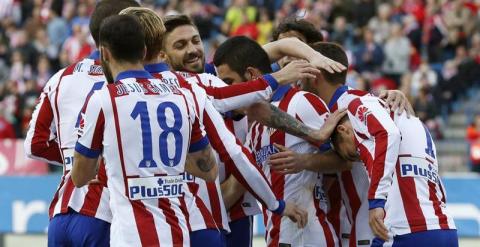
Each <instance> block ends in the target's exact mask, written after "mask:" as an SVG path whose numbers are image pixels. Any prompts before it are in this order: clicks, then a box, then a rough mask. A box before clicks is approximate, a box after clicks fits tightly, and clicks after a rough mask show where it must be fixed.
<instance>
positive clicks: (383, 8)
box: [368, 3, 392, 44]
mask: <svg viewBox="0 0 480 247" xmlns="http://www.w3.org/2000/svg"><path fill="white" fill-rule="evenodd" d="M391 15H392V7H391V6H390V4H388V3H382V4H380V5H379V6H378V9H377V16H375V17H373V18H372V19H370V22H369V23H368V27H369V28H370V29H371V30H373V39H374V40H375V42H377V43H379V44H383V43H384V42H385V40H387V38H388V37H389V36H390V31H391V28H392V20H391Z"/></svg>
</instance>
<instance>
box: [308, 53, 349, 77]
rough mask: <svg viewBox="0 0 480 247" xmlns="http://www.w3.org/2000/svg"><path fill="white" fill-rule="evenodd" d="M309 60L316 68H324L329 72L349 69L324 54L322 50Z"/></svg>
mask: <svg viewBox="0 0 480 247" xmlns="http://www.w3.org/2000/svg"><path fill="white" fill-rule="evenodd" d="M309 61H310V63H311V64H312V65H313V66H315V68H318V69H324V70H326V71H328V72H329V73H336V72H342V71H344V70H346V69H347V67H345V66H344V65H343V64H341V63H339V62H336V61H334V60H332V59H330V58H328V57H326V56H324V55H322V54H321V53H320V52H317V53H316V54H315V55H314V56H313V58H311V59H310V60H309Z"/></svg>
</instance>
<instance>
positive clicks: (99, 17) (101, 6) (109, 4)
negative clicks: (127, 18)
mask: <svg viewBox="0 0 480 247" xmlns="http://www.w3.org/2000/svg"><path fill="white" fill-rule="evenodd" d="M139 6H140V4H138V3H137V2H136V1H135V0H102V1H100V2H98V3H97V5H96V6H95V10H94V11H93V13H92V16H91V17H90V24H89V28H90V33H91V34H92V37H93V40H94V41H95V44H96V45H97V47H98V41H99V38H98V35H99V32H100V26H101V25H102V22H103V20H104V19H105V18H107V17H109V16H112V15H117V14H118V13H119V12H120V11H121V10H122V9H125V8H128V7H139Z"/></svg>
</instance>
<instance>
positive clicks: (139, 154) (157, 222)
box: [75, 70, 209, 246]
mask: <svg viewBox="0 0 480 247" xmlns="http://www.w3.org/2000/svg"><path fill="white" fill-rule="evenodd" d="M191 97H192V96H191V94H189V93H183V92H181V89H179V88H178V87H176V86H171V85H166V84H164V83H162V81H161V80H158V79H154V78H153V77H152V76H151V75H150V73H148V72H147V71H144V70H130V71H124V72H121V73H120V74H118V76H117V78H116V82H115V83H114V84H109V85H108V86H107V87H106V88H104V89H101V90H99V91H96V92H95V93H93V95H92V97H91V98H90V99H89V101H88V103H87V104H86V106H85V107H84V109H83V110H82V118H81V120H80V125H79V130H78V132H79V139H78V142H77V144H76V146H75V151H76V152H78V153H80V154H82V155H83V156H86V157H89V158H96V157H98V156H99V155H100V154H101V153H103V158H104V160H105V166H106V172H107V177H108V187H109V189H110V196H111V197H110V206H111V209H112V214H113V220H112V225H111V238H110V244H111V245H112V246H140V245H141V246H160V245H166V246H189V245H190V240H189V229H188V224H187V219H186V217H187V214H186V213H185V212H186V208H185V205H186V203H185V201H184V193H183V190H185V189H186V188H183V187H185V183H184V171H185V161H186V155H187V152H195V151H198V150H201V149H203V148H205V147H206V146H207V145H208V143H209V142H208V139H207V138H206V137H205V133H204V132H203V126H202V124H201V122H200V121H199V119H198V113H197V112H196V108H195V106H194V105H193V104H191V102H193V101H194V99H192V98H191ZM187 98H189V99H187Z"/></svg>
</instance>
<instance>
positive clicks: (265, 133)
mask: <svg viewBox="0 0 480 247" xmlns="http://www.w3.org/2000/svg"><path fill="white" fill-rule="evenodd" d="M272 104H273V105H275V106H277V107H278V108H279V109H281V110H283V111H285V112H287V113H288V114H289V115H291V116H294V117H296V118H297V119H298V120H300V121H302V122H303V123H305V124H306V125H308V126H310V127H313V128H320V127H321V126H322V125H323V123H324V121H325V118H326V117H327V114H328V110H327V106H326V105H325V104H324V103H323V101H322V100H321V99H320V98H318V97H317V96H315V95H313V94H311V93H307V92H303V91H298V90H297V89H295V88H292V87H290V86H282V87H280V88H279V89H277V91H276V92H275V94H274V95H273V96H272ZM274 143H278V144H281V145H284V146H286V147H287V148H289V149H292V150H294V151H296V152H298V153H311V152H315V151H317V150H318V147H316V146H314V145H312V144H310V143H308V142H307V141H305V140H303V139H300V138H298V137H295V136H292V135H289V134H286V133H284V132H281V131H279V130H275V129H271V128H268V127H266V126H263V125H261V124H259V123H256V122H255V123H253V124H252V126H251V127H250V131H249V134H248V136H247V145H248V146H249V147H250V149H251V150H252V152H253V153H254V154H255V157H256V160H257V165H258V166H260V167H261V168H262V169H263V171H264V172H265V174H266V175H267V177H268V178H269V180H270V183H271V184H272V185H273V190H274V192H275V195H276V196H277V197H283V198H284V199H285V200H286V201H290V202H294V203H296V204H297V205H299V206H300V207H302V208H303V209H305V210H306V211H307V212H308V215H309V218H308V224H307V226H306V227H305V228H303V229H299V228H298V227H297V225H296V224H295V223H293V222H292V221H291V220H290V219H288V218H286V217H283V218H282V217H281V216H277V215H273V214H271V213H270V212H264V219H265V225H266V231H267V232H266V234H267V235H266V240H267V245H268V246H278V245H279V244H282V243H283V244H290V245H292V246H319V245H320V246H336V245H337V244H338V242H337V238H335V235H336V234H335V232H334V229H333V227H332V226H331V225H330V224H328V223H327V224H321V222H320V221H319V220H318V217H317V212H318V211H317V208H318V206H319V204H318V203H319V201H315V200H314V196H313V195H314V192H315V191H314V189H315V185H317V184H322V183H321V180H322V177H323V175H321V174H320V175H319V174H318V173H315V172H311V171H302V172H300V173H297V174H291V175H281V174H278V173H276V172H274V171H272V170H270V166H269V165H268V164H267V161H268V158H269V157H270V155H271V154H274V153H276V152H278V150H277V149H276V148H275V147H274V146H273V144H274ZM316 193H318V194H320V195H321V194H324V193H323V189H322V187H321V186H318V187H317V191H316ZM322 208H326V205H324V206H322ZM323 216H324V215H323ZM323 222H327V220H326V219H325V220H324V221H323Z"/></svg>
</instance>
